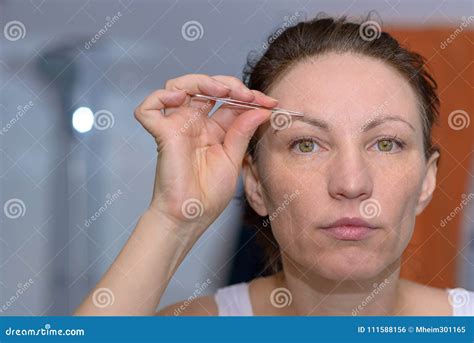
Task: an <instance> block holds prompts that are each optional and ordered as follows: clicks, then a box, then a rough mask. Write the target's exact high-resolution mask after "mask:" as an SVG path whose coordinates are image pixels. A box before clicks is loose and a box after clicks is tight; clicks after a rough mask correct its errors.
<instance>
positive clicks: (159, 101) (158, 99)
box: [137, 89, 186, 111]
mask: <svg viewBox="0 0 474 343" xmlns="http://www.w3.org/2000/svg"><path fill="white" fill-rule="evenodd" d="M185 100H186V92H185V91H180V90H175V91H171V90H166V89H159V90H157V91H154V92H153V93H151V94H150V95H149V96H147V97H146V98H145V100H143V102H142V103H141V104H140V105H139V106H138V108H137V109H140V110H141V111H148V110H158V111H159V110H162V109H165V108H167V107H178V106H181V105H182V104H183V103H184V101H185Z"/></svg>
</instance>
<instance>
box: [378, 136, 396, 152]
mask: <svg viewBox="0 0 474 343" xmlns="http://www.w3.org/2000/svg"><path fill="white" fill-rule="evenodd" d="M377 148H378V149H379V150H380V151H383V152H390V151H392V148H393V140H391V139H382V140H380V141H378V142H377Z"/></svg>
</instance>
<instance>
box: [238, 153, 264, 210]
mask: <svg viewBox="0 0 474 343" xmlns="http://www.w3.org/2000/svg"><path fill="white" fill-rule="evenodd" d="M242 178H243V184H244V191H245V195H246V197H247V201H248V202H249V204H250V206H252V208H253V210H254V211H255V212H257V214H258V215H259V216H262V217H264V216H266V215H268V211H267V209H266V206H265V203H264V201H263V196H262V187H261V184H260V178H259V175H258V170H257V166H256V165H255V161H254V159H253V158H252V156H250V154H246V155H245V158H244V160H243V163H242Z"/></svg>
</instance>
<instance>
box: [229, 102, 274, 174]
mask: <svg viewBox="0 0 474 343" xmlns="http://www.w3.org/2000/svg"><path fill="white" fill-rule="evenodd" d="M271 114H272V112H271V111H269V110H262V109H259V110H250V111H245V112H244V113H242V114H240V115H239V116H238V117H237V119H235V121H234V122H233V123H232V125H231V126H230V127H229V129H228V130H227V132H226V135H225V138H224V145H223V147H224V151H225V152H226V153H227V156H229V158H230V159H231V160H232V162H233V163H234V165H235V166H237V167H238V169H239V170H240V166H241V165H242V160H243V158H244V155H245V152H246V151H247V147H248V145H249V142H250V139H251V138H252V136H253V134H254V133H255V131H256V130H257V128H258V126H259V125H261V124H262V123H263V122H264V121H265V120H267V119H268V118H269V117H270V116H271Z"/></svg>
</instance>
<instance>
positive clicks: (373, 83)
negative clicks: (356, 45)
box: [244, 53, 436, 280]
mask: <svg viewBox="0 0 474 343" xmlns="http://www.w3.org/2000/svg"><path fill="white" fill-rule="evenodd" d="M269 95H270V96H272V97H275V98H277V99H279V101H280V102H279V105H278V106H279V107H282V108H287V109H291V110H295V111H301V112H303V113H304V114H305V115H304V118H303V119H298V118H297V117H291V124H290V125H288V124H287V122H285V123H283V124H282V122H281V121H280V119H282V118H283V117H280V118H279V119H278V116H277V117H275V118H274V120H272V121H271V122H268V123H266V124H265V125H263V126H262V127H260V129H259V132H260V134H261V141H260V143H259V147H258V159H257V162H256V163H255V164H252V163H250V165H251V170H252V171H253V172H251V173H250V172H248V170H249V169H247V172H245V169H244V180H245V183H246V192H247V197H248V198H249V201H250V203H251V205H252V207H253V208H254V209H255V210H256V211H257V213H259V214H260V215H262V216H264V215H269V216H270V219H271V222H270V223H271V227H272V231H273V233H274V235H275V238H276V240H277V241H278V243H279V245H280V249H281V250H282V253H283V255H285V257H284V258H285V259H288V258H289V259H291V263H292V264H296V266H297V267H298V268H299V269H301V270H300V271H301V272H303V273H306V272H309V271H313V272H317V273H318V274H319V275H321V276H323V277H325V278H328V279H336V280H337V279H345V278H350V279H367V278H371V277H375V276H376V275H378V274H379V273H380V272H381V271H382V270H383V269H384V268H385V267H387V266H388V265H389V264H391V263H392V262H394V261H396V260H397V259H398V258H399V257H400V256H401V254H402V252H403V250H404V249H405V248H406V246H407V244H408V242H409V240H410V238H411V236H412V233H413V228H414V224H415V216H416V215H417V214H418V213H420V212H421V211H422V210H423V208H424V207H425V206H426V205H427V204H428V202H429V200H430V198H431V194H432V192H433V190H434V187H435V175H436V164H435V160H436V157H435V156H434V157H433V158H431V159H430V160H429V161H426V160H425V158H424V150H423V126H422V120H421V116H420V113H419V107H418V103H417V98H416V95H415V93H414V91H413V90H412V89H411V87H410V85H409V84H408V82H407V81H405V79H404V78H403V77H402V76H401V75H400V74H399V73H398V72H397V71H395V70H394V69H392V68H391V67H390V66H388V65H387V64H384V63H383V62H382V61H379V60H376V59H372V58H370V57H365V56H361V55H356V54H349V53H346V54H334V53H331V54H327V55H324V56H321V57H318V58H312V59H310V60H307V61H304V62H299V63H298V64H296V65H295V66H293V67H292V68H290V69H289V70H288V72H286V73H285V75H284V77H283V78H282V79H280V80H278V81H277V82H276V83H275V84H274V86H273V87H272V89H271V91H270V92H269ZM247 166H248V165H247ZM250 193H252V194H250ZM342 218H346V219H354V218H356V219H361V220H364V221H366V222H367V224H368V225H370V226H373V227H375V228H372V229H366V230H365V231H364V229H360V228H359V229H357V228H354V227H352V229H351V227H350V226H353V224H354V223H352V224H350V223H349V225H348V226H349V227H348V226H347V225H343V224H341V225H337V224H335V225H334V226H342V227H340V228H339V229H337V228H335V229H328V227H331V226H332V224H333V223H334V222H335V221H337V220H339V219H342ZM356 224H357V223H356ZM364 225H365V224H364ZM364 225H362V226H364ZM356 226H357V225H356Z"/></svg>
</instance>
